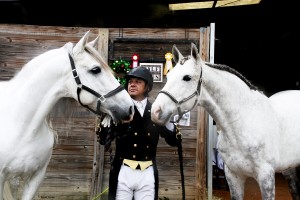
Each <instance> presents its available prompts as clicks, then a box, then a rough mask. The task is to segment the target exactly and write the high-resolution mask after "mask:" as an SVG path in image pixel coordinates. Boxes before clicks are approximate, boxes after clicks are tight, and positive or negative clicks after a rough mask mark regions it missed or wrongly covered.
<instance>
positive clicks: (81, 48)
mask: <svg viewBox="0 0 300 200" xmlns="http://www.w3.org/2000/svg"><path fill="white" fill-rule="evenodd" d="M89 35H90V31H88V32H86V33H85V34H84V36H83V37H82V38H81V39H80V40H79V42H78V43H77V44H76V45H75V47H74V48H73V54H74V55H76V54H78V53H81V52H83V51H84V48H85V45H86V44H87V41H88V39H89Z"/></svg>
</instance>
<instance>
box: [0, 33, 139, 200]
mask: <svg viewBox="0 0 300 200" xmlns="http://www.w3.org/2000/svg"><path fill="white" fill-rule="evenodd" d="M89 34H90V32H89V31H88V32H87V33H86V34H85V35H84V36H83V37H82V38H81V39H80V41H79V42H78V43H77V44H75V45H74V44H73V43H71V42H68V43H66V44H65V45H64V46H62V47H60V48H57V49H53V50H50V51H47V52H45V53H43V54H41V55H39V56H37V57H35V58H33V59H32V60H31V61H30V62H28V63H27V64H26V65H24V66H23V68H22V69H21V70H20V71H19V72H18V73H17V74H16V75H15V76H14V77H13V78H12V79H11V80H9V81H5V82H0V200H3V198H4V197H3V194H4V193H5V194H8V195H10V194H9V190H6V189H9V188H7V187H5V191H4V185H6V186H7V185H9V184H8V181H10V180H16V179H18V178H21V180H23V182H24V187H23V194H22V200H31V199H33V198H34V196H35V194H36V192H37V190H38V188H39V186H40V185H41V183H42V181H43V179H44V176H45V173H46V169H47V166H48V164H49V161H50V159H51V155H52V150H53V145H54V140H55V134H54V131H53V130H52V128H51V124H49V123H50V120H49V114H50V113H51V112H52V109H53V107H54V106H55V105H57V102H59V101H60V100H62V99H63V98H72V99H74V100H77V101H78V102H79V103H80V104H81V105H82V106H84V107H86V108H87V109H89V110H91V111H92V112H94V113H95V114H97V115H101V113H106V114H108V115H110V116H111V118H112V119H113V121H115V122H122V123H123V122H124V123H126V122H129V121H131V120H132V117H133V114H134V105H133V102H132V99H131V98H130V96H129V94H128V93H127V92H126V91H125V90H124V88H122V87H121V86H120V84H119V82H118V81H117V80H116V79H115V77H114V74H113V71H112V70H111V69H110V67H109V66H108V65H107V63H106V62H104V60H103V58H102V57H101V55H100V53H99V52H98V50H97V47H98V45H99V36H98V37H97V38H96V39H95V40H93V41H92V42H88V38H89ZM12 198H14V199H16V197H12V195H10V196H7V197H5V199H12Z"/></svg>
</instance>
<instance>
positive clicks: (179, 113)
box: [158, 69, 202, 123]
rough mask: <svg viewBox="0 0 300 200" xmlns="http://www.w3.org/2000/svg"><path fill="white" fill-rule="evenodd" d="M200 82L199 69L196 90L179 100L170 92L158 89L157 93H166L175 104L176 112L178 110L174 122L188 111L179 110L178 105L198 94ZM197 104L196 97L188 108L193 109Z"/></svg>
mask: <svg viewBox="0 0 300 200" xmlns="http://www.w3.org/2000/svg"><path fill="white" fill-rule="evenodd" d="M201 83H202V69H201V74H200V78H199V81H198V85H197V90H196V91H195V92H193V94H191V95H190V96H188V97H186V98H184V99H182V100H181V101H178V100H177V99H176V98H175V97H174V96H173V95H172V94H171V93H169V92H167V91H163V90H161V91H159V92H158V94H159V93H163V94H165V95H167V96H168V97H169V98H170V99H171V100H172V101H173V102H174V103H175V104H176V105H177V112H178V115H179V117H178V119H177V121H176V123H179V121H180V120H181V118H182V116H183V115H184V113H186V112H188V111H187V110H185V111H184V112H181V109H180V105H181V104H182V103H184V102H186V101H188V100H190V99H191V98H193V97H194V96H199V91H200V86H201ZM196 105H197V99H196V100H195V103H194V105H193V107H192V108H191V109H190V110H193V108H194V107H195V106H196Z"/></svg>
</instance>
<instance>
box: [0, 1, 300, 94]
mask: <svg viewBox="0 0 300 200" xmlns="http://www.w3.org/2000/svg"><path fill="white" fill-rule="evenodd" d="M176 2H188V1H184V0H181V1H180V0H169V1H168V0H160V1H159V0H153V1H150V0H139V1H124V0H118V1H117V0H108V1H104V0H98V1H92V0H85V1H81V0H76V1H63V0H60V1H57V0H39V1H30V0H6V1H4V0H0V23H9V24H29V25H46V26H69V27H72V26H81V27H99V28H151V27H153V28H200V27H205V26H209V25H210V23H215V31H216V41H215V45H216V46H215V63H221V64H226V65H229V66H231V67H232V68H234V69H236V70H238V71H239V72H240V73H242V74H243V75H244V76H245V77H246V78H247V79H249V80H250V81H251V82H252V83H253V84H255V85H257V86H258V87H259V88H260V89H261V90H264V91H265V93H266V94H267V95H271V94H273V93H275V92H278V91H281V90H287V89H300V70H299V68H300V65H299V63H298V58H299V57H300V55H299V50H298V48H299V38H298V37H299V32H300V31H299V30H298V29H299V25H300V23H299V12H300V10H299V9H297V6H296V4H298V3H297V1H296V0H281V1H280V0H262V1H261V3H260V4H258V5H251V6H238V7H226V8H211V9H203V10H199V9H198V10H188V11H169V10H168V3H176Z"/></svg>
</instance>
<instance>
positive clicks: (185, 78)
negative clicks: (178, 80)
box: [183, 75, 192, 81]
mask: <svg viewBox="0 0 300 200" xmlns="http://www.w3.org/2000/svg"><path fill="white" fill-rule="evenodd" d="M191 79H192V77H191V76H190V75H185V76H184V77H183V80H184V81H190V80H191Z"/></svg>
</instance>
